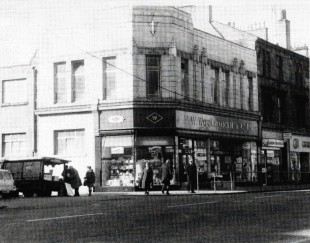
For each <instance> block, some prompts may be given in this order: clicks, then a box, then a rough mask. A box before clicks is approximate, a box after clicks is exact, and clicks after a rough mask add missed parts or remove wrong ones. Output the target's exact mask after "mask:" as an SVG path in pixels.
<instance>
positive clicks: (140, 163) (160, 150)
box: [135, 146, 174, 186]
mask: <svg viewBox="0 0 310 243" xmlns="http://www.w3.org/2000/svg"><path fill="white" fill-rule="evenodd" d="M173 151H174V150H173V146H143V147H138V148H137V162H136V178H135V181H136V186H138V185H139V181H140V179H141V177H142V172H143V169H144V167H145V164H146V163H149V165H150V167H151V168H152V169H153V184H154V185H160V184H161V166H162V164H163V162H164V161H165V160H166V159H170V160H171V161H173V160H172V158H173ZM171 167H172V165H171ZM171 169H172V168H171Z"/></svg>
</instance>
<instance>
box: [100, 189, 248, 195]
mask: <svg viewBox="0 0 310 243" xmlns="http://www.w3.org/2000/svg"><path fill="white" fill-rule="evenodd" d="M246 192H247V191H242V190H235V191H234V190H233V191H231V190H199V191H197V190H196V191H195V193H190V192H188V191H186V190H176V191H170V195H171V196H173V195H208V194H210V195H214V194H232V193H246ZM96 194H115V195H128V196H145V194H144V191H130V192H95V193H94V195H96ZM161 195H163V194H162V192H161V191H150V192H149V195H148V196H161ZM165 195H166V194H165Z"/></svg>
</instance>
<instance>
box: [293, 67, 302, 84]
mask: <svg viewBox="0 0 310 243" xmlns="http://www.w3.org/2000/svg"><path fill="white" fill-rule="evenodd" d="M295 83H296V85H297V86H298V87H300V86H302V85H303V77H302V66H301V64H300V63H296V64H295Z"/></svg>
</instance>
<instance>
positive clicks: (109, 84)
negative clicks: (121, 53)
mask: <svg viewBox="0 0 310 243" xmlns="http://www.w3.org/2000/svg"><path fill="white" fill-rule="evenodd" d="M115 61H116V58H115V57H106V58H104V59H103V99H111V98H114V97H115V96H116V78H115V71H116V68H115V67H116V66H115Z"/></svg>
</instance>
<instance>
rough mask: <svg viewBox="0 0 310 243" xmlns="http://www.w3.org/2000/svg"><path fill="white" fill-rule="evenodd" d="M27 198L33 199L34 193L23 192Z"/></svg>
mask: <svg viewBox="0 0 310 243" xmlns="http://www.w3.org/2000/svg"><path fill="white" fill-rule="evenodd" d="M23 193H24V196H25V197H33V192H23Z"/></svg>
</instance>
